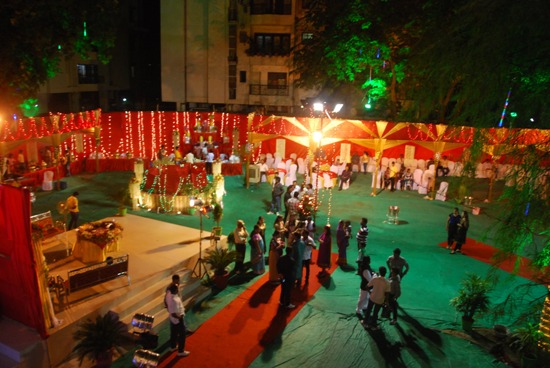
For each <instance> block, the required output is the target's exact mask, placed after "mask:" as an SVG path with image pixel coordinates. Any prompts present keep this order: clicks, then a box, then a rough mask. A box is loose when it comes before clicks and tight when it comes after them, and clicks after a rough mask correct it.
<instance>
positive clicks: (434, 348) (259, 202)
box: [33, 172, 547, 367]
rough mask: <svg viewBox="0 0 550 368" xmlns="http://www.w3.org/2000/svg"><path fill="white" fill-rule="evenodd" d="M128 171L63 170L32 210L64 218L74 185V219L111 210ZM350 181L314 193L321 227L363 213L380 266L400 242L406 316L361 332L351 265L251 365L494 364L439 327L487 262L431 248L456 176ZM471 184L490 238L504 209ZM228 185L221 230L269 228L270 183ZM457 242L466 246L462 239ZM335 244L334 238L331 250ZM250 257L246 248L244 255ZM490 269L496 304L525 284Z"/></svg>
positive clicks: (189, 221)
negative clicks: (435, 181)
mask: <svg viewBox="0 0 550 368" xmlns="http://www.w3.org/2000/svg"><path fill="white" fill-rule="evenodd" d="M131 176H132V173H130V172H117V173H101V174H97V175H82V176H76V177H74V176H73V177H70V178H66V179H64V180H65V181H67V183H68V188H67V189H65V190H62V191H53V192H48V193H40V192H39V193H37V201H36V203H35V204H34V205H33V213H39V212H43V211H45V210H52V213H53V214H54V217H55V218H56V219H61V218H62V216H61V215H58V214H56V210H55V208H56V204H57V203H58V202H59V201H61V200H65V199H66V198H67V197H68V196H69V195H70V194H71V193H72V192H73V191H75V190H77V191H79V192H80V197H79V198H80V210H81V217H80V223H84V222H89V221H94V220H98V219H102V218H105V217H110V216H113V215H114V214H116V212H117V208H118V202H117V201H116V199H115V198H116V193H117V192H118V190H119V189H120V188H122V187H124V186H125V185H127V183H128V182H129V180H130V178H131ZM354 179H355V180H354V181H353V182H352V184H351V186H350V188H349V190H346V191H337V190H333V191H328V190H321V191H320V194H319V198H320V202H321V206H320V211H319V213H318V214H317V226H318V233H320V230H321V228H322V226H324V225H325V224H326V223H327V221H328V222H329V223H330V224H331V227H332V229H333V236H334V235H335V229H336V225H337V222H338V220H339V219H349V220H351V222H352V227H353V232H354V233H355V232H356V231H357V228H358V223H359V221H360V219H361V217H367V218H368V219H369V229H370V234H369V237H368V245H367V253H368V254H370V256H371V258H372V266H373V269H376V268H377V267H378V266H380V265H385V260H386V258H387V257H388V256H389V255H391V253H392V250H393V249H394V248H396V247H399V248H401V250H402V256H403V257H404V258H405V259H407V261H408V262H409V264H410V268H411V270H410V272H409V274H407V276H406V277H405V278H404V280H403V282H402V296H401V298H400V300H399V301H400V306H401V308H402V311H400V312H401V315H402V316H403V317H402V318H400V323H399V325H398V326H390V325H384V326H383V331H384V333H383V334H381V335H379V334H371V333H369V332H367V331H365V330H364V329H363V328H362V327H361V325H360V324H359V323H358V321H357V318H356V317H355V305H356V302H357V297H358V287H359V278H358V277H357V276H356V275H355V272H353V271H351V272H349V271H348V272H346V271H344V270H342V269H338V270H337V271H336V272H335V273H334V274H333V275H332V278H331V279H330V282H329V283H328V284H327V285H326V287H325V288H321V290H319V291H318V292H317V293H316V294H315V296H314V298H313V299H312V300H311V301H310V302H309V303H308V304H307V305H306V306H304V308H303V309H302V310H301V311H300V313H299V314H298V315H297V317H296V318H294V319H293V320H292V321H291V322H290V324H289V325H288V326H287V327H286V329H285V332H284V333H283V335H282V336H281V339H280V340H279V341H277V342H275V343H273V344H271V345H269V346H267V347H266V348H265V351H264V353H263V354H261V355H260V356H259V357H258V358H257V359H256V361H255V362H254V363H253V364H252V366H254V367H260V366H287V367H294V366H306V367H309V366H312V367H313V366H322V367H357V366H364V367H369V366H372V367H377V366H398V367H400V366H402V367H414V366H419V367H430V366H442V365H446V366H457V367H459V366H460V367H467V366H472V367H482V366H493V362H492V360H493V358H492V357H491V356H490V355H489V354H487V353H486V352H484V351H482V350H481V349H479V348H478V347H477V346H475V345H472V344H469V343H468V342H467V341H464V340H461V339H458V338H456V337H453V336H448V335H445V334H441V333H440V332H438V331H440V330H444V329H449V328H450V329H458V330H460V329H461V326H460V316H459V315H458V314H457V313H456V312H455V311H454V309H453V308H452V307H451V306H450V305H449V300H450V299H451V298H452V297H454V296H455V294H456V292H457V290H458V288H459V284H460V281H461V280H462V278H463V277H464V276H465V274H466V273H467V272H473V273H476V274H479V275H482V276H484V275H486V274H487V273H488V271H489V270H490V266H489V265H487V264H485V263H483V262H480V261H476V260H474V259H471V258H469V257H468V256H467V255H466V256H464V255H456V256H451V255H449V252H448V251H447V250H445V249H443V248H441V247H438V244H439V243H441V242H443V241H445V240H446V235H447V234H446V231H445V223H446V219H447V216H448V214H449V213H450V212H452V209H453V207H455V206H456V207H459V209H462V206H460V205H458V203H457V202H456V201H454V200H453V198H455V197H457V195H458V194H457V193H458V190H457V187H458V180H459V179H458V178H446V179H448V182H449V183H450V185H449V191H448V201H447V202H441V201H429V200H425V199H423V196H422V195H420V194H418V193H417V192H407V191H404V192H393V193H392V192H389V191H379V193H378V195H377V196H376V197H372V196H370V194H371V186H370V184H371V176H370V175H362V174H361V175H356V176H355V178H354ZM474 183H475V186H474V189H473V190H472V193H469V195H471V196H473V197H474V205H475V206H479V207H481V214H480V215H479V216H470V230H469V232H468V237H469V238H472V239H476V240H478V241H482V242H484V243H486V244H489V245H493V246H497V244H493V242H492V236H491V230H492V229H494V225H495V222H496V221H497V219H498V216H499V214H500V213H501V207H500V205H498V204H497V203H495V202H492V203H484V202H483V200H484V199H485V198H486V197H487V193H488V180H487V179H476V180H475V181H474ZM225 186H226V188H225V189H226V192H227V195H226V196H225V197H224V200H223V202H224V212H223V218H222V221H221V226H222V228H223V234H225V235H227V234H228V233H229V232H230V231H232V230H233V229H234V227H235V225H236V221H237V220H238V219H242V220H244V221H245V223H246V225H247V228H248V229H249V230H251V229H252V228H253V225H254V224H255V223H256V220H257V219H258V216H264V217H265V219H266V223H267V225H268V230H267V231H266V236H267V237H268V239H269V238H270V235H271V232H270V229H272V228H271V224H272V223H273V221H274V219H275V216H274V215H267V214H266V212H267V209H268V208H269V203H270V201H271V188H270V186H269V185H268V184H266V183H262V184H259V185H257V186H255V185H252V186H251V187H250V188H248V189H247V188H245V187H244V185H243V177H242V176H237V177H226V178H225ZM502 187H503V183H502V182H496V183H495V186H494V188H493V190H494V192H493V198H495V199H496V198H497V197H498V195H499V193H501V191H502ZM389 206H399V208H400V212H399V220H400V222H399V225H394V224H388V223H386V222H385V220H386V214H387V210H388V207H389ZM131 213H133V214H136V215H140V216H146V217H151V218H154V219H157V220H161V221H167V222H171V223H175V224H180V225H184V226H188V227H193V228H198V227H199V218H198V216H189V215H175V214H157V213H152V212H147V211H143V210H142V211H132V212H131ZM214 225H215V224H214V222H213V221H212V220H208V219H205V221H204V227H205V228H206V229H208V228H209V227H211V226H214ZM463 249H464V251H465V253H468V244H466V245H464V247H463ZM355 250H356V245H355V239H352V240H351V245H350V247H349V248H348V261H349V262H350V264H352V265H354V263H353V260H354V259H355V257H356V251H355ZM336 251H337V250H336V242H335V241H333V252H336ZM249 256H250V252H249V250H247V259H248V257H249ZM496 274H497V275H499V276H500V281H499V283H498V284H496V285H495V288H494V290H493V292H492V293H491V301H492V302H493V303H498V302H500V301H502V300H503V299H504V298H505V297H506V295H507V294H508V292H510V291H512V290H517V288H518V286H519V285H520V284H523V283H530V282H529V281H527V280H526V279H523V278H521V277H509V275H508V274H507V273H506V272H504V271H501V270H497V271H496ZM254 280H255V279H253V280H252V281H249V282H248V283H246V282H245V283H244V284H240V285H232V286H229V287H228V288H227V289H226V290H224V291H222V292H220V293H219V294H216V295H214V296H213V297H212V298H211V299H210V300H207V301H205V302H204V303H203V304H202V305H201V306H199V307H198V308H196V309H195V310H194V311H191V312H190V313H189V315H188V323H189V326H190V328H191V329H194V328H197V327H198V326H199V325H200V324H201V323H202V322H203V321H205V320H206V319H208V318H209V317H210V316H212V315H213V314H215V313H216V312H217V311H219V310H220V309H221V308H223V306H225V305H226V304H227V303H228V302H229V301H230V300H232V299H234V298H235V297H236V296H238V294H240V292H241V291H242V290H244V288H246V287H247V285H249V283H250V282H254ZM276 293H278V291H276ZM532 293H533V297H538V296H543V295H546V293H547V289H546V288H545V287H544V286H535V287H534V288H533V289H532ZM525 308H527V305H526V304H523V305H519V306H518V308H517V310H516V314H515V315H508V316H505V317H504V318H502V319H500V320H498V321H496V323H500V324H505V325H510V324H511V323H512V322H513V320H514V319H515V317H516V316H517V315H518V314H519V313H520V312H522V311H523V310H525ZM268 322H269V321H266V323H268ZM492 324H493V321H492V320H490V319H489V318H488V317H486V318H481V317H478V318H477V321H476V326H479V327H491V326H492ZM166 330H167V328H164V330H163V331H161V335H160V344H161V345H162V344H163V342H166V341H167V339H168V335H167V331H166ZM190 338H192V337H190ZM243 343H245V342H243ZM164 347H165V346H164ZM164 347H163V346H161V347H160V348H159V349H163V348H164ZM130 361H131V357H128V356H126V357H124V359H121V360H120V362H119V363H117V364H116V366H121V367H122V366H129V364H128V362H130ZM384 362H385V363H384ZM495 366H498V364H495Z"/></svg>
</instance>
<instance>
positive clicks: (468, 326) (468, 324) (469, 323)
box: [462, 316, 474, 332]
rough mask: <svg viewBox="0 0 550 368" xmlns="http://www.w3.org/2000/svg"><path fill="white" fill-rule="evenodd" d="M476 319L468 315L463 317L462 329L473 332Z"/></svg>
mask: <svg viewBox="0 0 550 368" xmlns="http://www.w3.org/2000/svg"><path fill="white" fill-rule="evenodd" d="M473 326H474V320H473V319H472V318H468V317H464V316H463V317H462V329H463V330H464V331H466V332H472V329H473Z"/></svg>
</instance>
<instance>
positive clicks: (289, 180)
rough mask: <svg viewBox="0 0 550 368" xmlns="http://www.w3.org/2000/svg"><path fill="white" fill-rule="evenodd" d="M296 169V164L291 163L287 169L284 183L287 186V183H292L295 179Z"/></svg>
mask: <svg viewBox="0 0 550 368" xmlns="http://www.w3.org/2000/svg"><path fill="white" fill-rule="evenodd" d="M296 171H298V165H296V164H291V165H290V169H289V170H288V173H287V175H286V179H285V185H286V186H287V187H288V186H289V185H292V183H293V182H294V181H295V180H297V179H296Z"/></svg>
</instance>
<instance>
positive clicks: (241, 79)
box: [239, 70, 246, 83]
mask: <svg viewBox="0 0 550 368" xmlns="http://www.w3.org/2000/svg"><path fill="white" fill-rule="evenodd" d="M239 82H241V83H246V70H241V71H240V72H239Z"/></svg>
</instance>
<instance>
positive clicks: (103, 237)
mask: <svg viewBox="0 0 550 368" xmlns="http://www.w3.org/2000/svg"><path fill="white" fill-rule="evenodd" d="M122 230H123V227H122V225H120V224H119V223H116V222H115V221H109V220H103V221H94V222H90V223H87V224H84V225H81V226H79V227H78V232H77V234H78V238H79V239H85V240H88V241H91V242H93V243H96V244H97V245H99V246H100V247H101V248H104V247H105V246H106V245H108V244H110V243H112V242H114V241H116V240H118V239H119V238H120V236H121V235H122Z"/></svg>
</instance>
